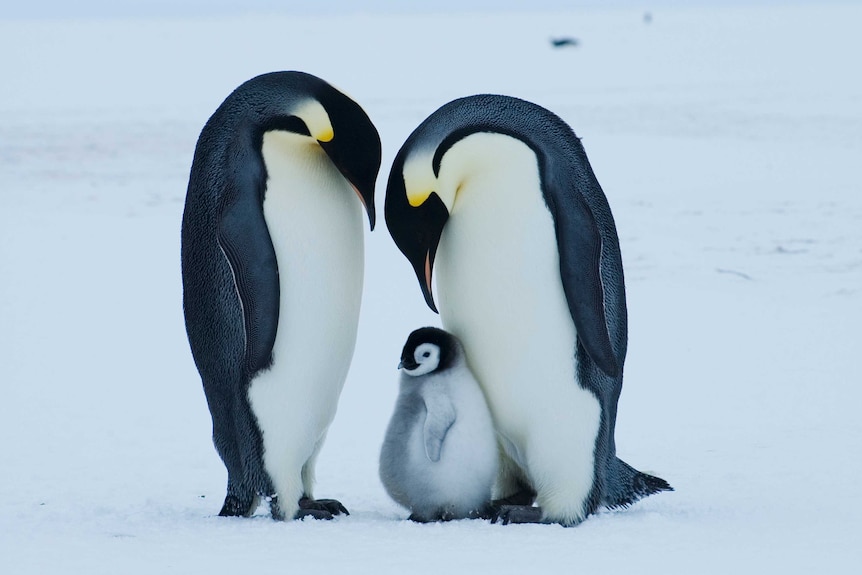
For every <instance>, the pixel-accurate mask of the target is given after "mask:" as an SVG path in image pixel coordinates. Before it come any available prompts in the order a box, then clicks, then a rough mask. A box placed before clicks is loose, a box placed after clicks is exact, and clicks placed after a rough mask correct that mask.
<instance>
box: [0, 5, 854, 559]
mask: <svg viewBox="0 0 862 575" xmlns="http://www.w3.org/2000/svg"><path fill="white" fill-rule="evenodd" d="M766 4H768V5H765V4H759V5H755V6H752V7H722V8H719V7H711V6H710V5H709V4H708V3H706V2H698V3H697V6H696V8H685V7H684V6H680V5H676V6H674V5H665V4H660V5H658V6H655V5H653V6H651V8H652V9H651V10H650V12H651V14H652V22H651V23H645V22H644V12H645V11H646V10H645V9H644V7H643V5H640V4H639V3H637V2H630V3H628V4H627V5H624V6H622V7H618V8H615V9H600V8H597V7H592V8H590V7H587V8H582V9H577V10H572V11H569V12H534V13H508V12H506V13H491V12H476V13H464V12H461V13H458V14H449V15H440V16H428V15H422V16H418V15H415V14H414V15H411V14H409V13H401V14H398V15H385V14H381V13H379V12H369V13H367V14H364V15H359V16H356V15H352V16H336V15H332V14H328V15H315V14H303V15H301V16H295V17H290V16H287V15H284V14H282V15H276V16H271V17H266V18H264V17H261V16H230V15H220V16H218V17H214V18H198V19H196V20H187V19H159V18H149V19H146V20H138V21H134V20H93V19H83V20H73V19H60V20H56V21H49V20H33V21H14V20H0V54H2V57H0V77H2V81H0V360H2V370H0V386H2V390H3V401H2V402H0V437H2V446H0V493H2V501H0V566H2V567H0V570H2V572H3V573H10V574H12V573H14V574H18V573H88V574H99V573H106V574H107V573H110V574H116V573H132V574H136V573H183V574H186V573H236V572H249V573H294V572H303V571H309V572H310V570H312V569H315V568H323V569H327V570H330V571H332V572H336V573H338V572H344V573H366V572H368V573H372V572H373V573H398V572H411V573H412V572H438V571H441V570H442V571H444V572H451V573H460V572H471V573H472V572H475V573H484V572H496V573H516V572H541V571H547V570H551V569H553V570H554V571H555V572H583V573H631V572H635V571H638V572H642V573H728V572H735V573H755V572H775V573H777V572H782V573H809V572H812V571H815V570H816V571H817V572H821V573H850V572H856V571H857V570H858V565H859V563H860V560H862V551H860V550H859V541H860V540H862V521H860V515H862V496H860V495H859V489H858V487H857V485H856V482H857V480H858V477H860V476H862V458H860V455H862V423H860V421H862V419H860V418H859V416H858V410H859V406H860V405H862V373H860V369H859V367H858V357H859V356H858V354H859V353H860V343H862V338H860V336H859V332H858V329H859V325H860V323H862V184H860V179H859V168H860V165H862V163H860V162H862V160H860V158H862V79H860V78H862V77H860V75H859V72H858V66H859V63H858V60H859V55H860V54H862V36H860V35H859V33H858V27H859V23H860V22H862V6H854V5H851V4H845V5H840V4H839V5H824V4H821V3H815V2H811V3H810V4H804V3H803V4H799V5H790V6H779V5H775V4H774V3H766ZM557 34H559V35H564V34H565V35H572V36H575V37H577V38H578V39H579V40H580V46H579V47H577V48H572V49H565V50H553V49H551V48H550V46H549V44H548V38H549V37H551V36H552V35H557ZM279 69H302V70H306V71H309V72H312V73H315V74H317V75H319V76H321V77H323V78H326V79H328V80H329V81H331V82H332V83H334V84H336V85H338V86H341V87H342V88H344V89H345V90H347V91H348V92H349V93H351V94H352V95H353V96H354V97H355V98H356V99H357V100H358V101H359V102H361V103H362V104H363V106H364V107H365V108H366V110H367V111H368V113H369V115H370V116H371V118H372V119H373V120H374V121H375V123H376V124H377V126H378V129H379V130H380V133H381V136H382V139H383V147H384V158H383V168H382V170H381V178H380V180H379V187H378V209H379V210H380V211H381V212H382V206H383V191H384V184H385V178H386V176H387V175H388V169H389V164H390V162H391V159H392V157H393V155H394V153H395V151H396V150H397V149H398V147H399V146H400V144H401V143H402V142H403V141H404V139H405V138H406V136H407V135H408V134H409V132H410V131H411V130H412V129H413V128H414V127H415V126H416V125H417V124H418V123H419V122H420V121H421V120H422V119H423V118H424V117H425V116H427V115H428V114H430V113H431V112H432V111H433V110H435V109H436V108H437V107H438V106H440V105H441V104H443V103H445V102H447V101H449V100H451V99H453V98H455V97H459V96H462V95H467V94H471V93H477V92H498V93H506V94H511V95H516V96H520V97H523V98H526V99H530V100H533V101H535V102H537V103H540V104H543V105H545V106H546V107H549V108H550V109H552V110H554V111H556V112H557V113H558V114H560V115H561V116H562V117H564V118H565V119H566V120H567V121H568V122H569V123H570V124H571V125H572V126H573V127H574V129H575V131H576V132H577V133H578V134H579V135H580V136H581V137H583V142H584V145H585V147H586V149H587V153H588V154H589V156H590V159H591V161H592V164H593V167H594V169H595V172H596V174H597V175H598V178H599V181H600V182H601V183H602V185H603V187H604V189H605V192H606V194H607V196H608V198H609V201H610V203H611V207H612V209H613V210H614V214H615V216H616V220H617V226H618V229H619V231H620V236H621V243H622V250H623V259H624V262H625V266H626V277H627V280H628V282H627V288H628V301H629V313H630V343H629V356H628V361H627V364H626V386H625V390H624V393H623V396H622V399H621V404H620V414H619V423H618V428H617V443H618V446H619V452H620V455H621V457H623V458H624V459H625V460H627V461H628V462H629V463H631V464H632V465H635V466H636V467H638V468H640V469H643V470H650V471H653V472H655V473H657V474H659V475H660V476H662V477H664V478H666V479H667V480H668V481H670V482H671V484H672V485H674V487H675V488H676V489H677V491H676V492H674V493H668V494H661V495H658V496H654V497H652V498H649V499H647V500H645V501H643V502H641V503H638V504H637V505H636V506H634V507H633V508H631V509H629V510H626V511H622V512H613V513H609V512H603V513H600V514H599V515H597V516H594V517H592V518H591V519H589V520H588V521H587V522H585V523H583V524H582V525H580V526H579V527H577V528H573V529H563V528H561V527H558V526H507V527H502V526H498V525H490V524H488V523H486V522H478V521H473V522H470V521H463V522H453V523H449V524H442V525H415V524H412V523H409V522H406V521H405V520H404V519H405V517H406V513H405V512H404V511H403V510H401V509H399V508H398V507H397V506H396V505H395V504H394V503H392V502H391V501H389V500H388V498H387V496H386V494H385V493H384V491H383V489H382V487H381V485H380V484H379V481H378V479H377V472H376V465H377V455H378V450H379V447H380V444H381V441H382V436H383V432H384V429H385V425H386V422H387V420H388V417H389V415H390V411H391V409H392V405H393V402H394V399H395V395H396V379H397V373H396V364H397V361H398V354H399V352H400V348H401V345H402V343H403V339H404V338H405V337H406V335H407V334H408V333H409V331H410V330H412V329H413V328H415V327H418V326H420V325H423V324H433V323H435V322H436V321H437V318H436V316H434V315H433V314H432V313H431V312H430V311H428V310H427V309H426V308H425V306H424V304H423V301H422V297H421V295H420V292H419V289H418V286H417V285H416V284H415V280H414V278H413V277H412V272H411V270H410V268H409V266H408V264H407V263H406V260H403V258H402V257H401V255H400V254H399V253H398V252H397V250H396V249H395V247H394V244H393V243H392V241H391V239H390V238H389V236H388V233H387V232H386V230H385V226H384V225H382V218H381V222H380V223H381V226H380V227H379V228H378V229H377V231H375V232H374V233H373V234H371V235H369V236H368V238H367V264H366V291H365V299H364V307H363V315H362V323H361V326H360V333H359V343H358V345H357V349H356V355H355V359H354V364H353V367H352V370H351V374H350V377H349V379H348V381H347V384H346V387H345V391H344V394H343V395H342V400H341V403H340V407H339V413H338V416H337V418H336V420H335V423H334V424H333V426H332V428H331V430H330V435H329V440H328V442H327V444H326V446H325V447H324V451H323V453H322V455H321V458H320V462H319V466H318V487H317V494H318V495H319V496H324V497H336V498H339V499H340V500H341V501H343V502H344V503H345V504H346V505H347V507H348V508H349V509H350V511H351V515H350V516H349V517H345V518H339V519H337V520H335V521H332V522H313V521H305V522H288V523H276V522H273V521H271V520H270V519H268V518H267V516H266V515H265V511H264V509H263V508H261V509H260V510H259V512H258V516H256V517H255V518H253V519H250V520H235V519H222V518H218V517H215V513H216V512H217V511H218V509H219V506H220V504H221V501H222V497H223V496H224V491H223V489H224V484H225V472H224V469H223V467H222V464H221V462H220V460H219V459H218V457H217V455H216V453H215V450H214V449H213V447H212V445H211V443H210V439H209V433H210V423H209V414H208V412H207V409H206V405H205V402H204V397H203V393H202V391H201V389H200V381H199V379H198V376H197V373H196V371H195V369H194V366H193V363H192V360H191V356H190V354H189V351H188V346H187V342H186V339H185V332H184V328H183V321H182V313H181V290H180V272H179V224H180V217H181V211H182V201H183V197H184V193H185V186H186V181H187V176H188V168H189V166H190V163H191V156H192V151H193V149H194V144H195V140H196V137H197V134H198V132H199V130H200V128H201V126H202V125H203V123H204V121H205V120H206V118H207V117H208V116H209V114H210V113H212V111H213V110H214V109H215V107H216V106H217V105H218V104H219V103H220V102H221V100H222V99H223V98H224V97H225V96H226V95H227V93H228V92H229V91H230V90H231V89H233V88H234V87H235V86H236V85H237V84H239V83H240V82H242V81H244V80H245V79H247V78H250V77H251V76H254V75H256V74H258V73H262V72H266V71H271V70H279ZM854 541H855V542H856V543H853V542H854Z"/></svg>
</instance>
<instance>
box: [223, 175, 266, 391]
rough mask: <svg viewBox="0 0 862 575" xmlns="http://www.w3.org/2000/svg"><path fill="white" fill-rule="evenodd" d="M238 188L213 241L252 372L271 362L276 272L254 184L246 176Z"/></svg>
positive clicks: (227, 205) (248, 365)
mask: <svg viewBox="0 0 862 575" xmlns="http://www.w3.org/2000/svg"><path fill="white" fill-rule="evenodd" d="M247 179H248V180H254V179H256V178H247ZM260 186H263V183H261V184H260ZM238 187H240V188H241V189H240V190H238V192H239V193H237V194H234V198H233V200H232V201H229V202H227V203H226V204H225V206H224V208H223V210H222V213H221V217H220V220H219V230H218V240H219V245H220V246H221V249H222V251H223V252H224V254H225V256H226V257H227V260H228V262H229V263H230V267H231V270H232V272H233V279H234V284H235V285H236V291H237V294H238V295H239V298H240V301H241V303H242V312H243V317H244V320H245V335H246V343H245V352H246V353H245V357H246V368H247V370H248V373H249V374H250V375H251V374H254V373H256V372H258V371H260V370H261V369H266V368H267V367H269V366H270V365H271V364H272V347H273V345H274V344H275V334H276V330H277V327H278V310H279V278H278V273H279V271H278V263H277V261H276V257H275V248H274V247H273V245H272V240H271V239H270V237H269V231H268V229H267V226H266V220H265V219H264V216H263V207H262V204H261V200H260V199H259V198H260V192H259V191H258V189H257V187H258V186H256V185H255V184H254V182H253V181H249V183H248V184H246V185H243V184H242V183H240V184H239V185H238Z"/></svg>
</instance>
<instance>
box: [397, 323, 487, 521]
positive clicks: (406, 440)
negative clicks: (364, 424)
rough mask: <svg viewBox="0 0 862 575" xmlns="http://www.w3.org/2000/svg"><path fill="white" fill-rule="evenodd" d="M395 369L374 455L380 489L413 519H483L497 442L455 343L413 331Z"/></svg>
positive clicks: (433, 332)
mask: <svg viewBox="0 0 862 575" xmlns="http://www.w3.org/2000/svg"><path fill="white" fill-rule="evenodd" d="M399 369H400V370H401V381H400V389H399V392H398V400H397V401H396V404H395V412H394V413H393V414H392V419H391V420H390V421H389V427H388V428H387V430H386V438H385V439H384V441H383V448H382V449H381V452H380V480H381V481H382V482H383V486H384V487H385V488H386V492H387V493H389V495H390V497H392V499H394V500H395V501H396V502H397V503H399V504H400V505H403V506H404V507H406V508H407V509H409V510H410V511H411V515H410V519H412V520H413V521H419V522H428V521H437V520H444V521H446V520H450V519H464V518H468V517H472V518H475V517H484V516H487V514H488V504H489V502H490V499H491V488H492V486H493V483H494V479H495V477H496V475H497V466H498V452H497V442H496V436H495V432H494V425H493V422H492V420H491V413H490V411H489V410H488V405H487V404H486V403H485V397H484V395H482V390H481V388H480V387H479V384H478V382H477V381H476V379H475V378H474V377H473V374H472V373H471V372H470V369H469V368H468V367H467V362H466V359H465V357H464V348H463V347H462V346H461V342H459V341H458V339H456V338H455V336H453V335H452V334H450V333H448V332H446V331H443V330H441V329H437V328H433V327H423V328H420V329H417V330H416V331H414V332H413V333H411V334H410V336H409V337H408V338H407V343H405V344H404V349H403V351H402V352H401V364H400V365H399Z"/></svg>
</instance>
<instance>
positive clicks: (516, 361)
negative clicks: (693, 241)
mask: <svg viewBox="0 0 862 575" xmlns="http://www.w3.org/2000/svg"><path fill="white" fill-rule="evenodd" d="M464 174H468V175H467V176H466V178H463V177H462V176H463V175H464ZM450 178H457V179H458V181H459V182H460V189H459V191H458V193H457V196H456V199H455V203H454V205H453V206H452V208H451V210H450V212H451V213H450V218H449V221H448V223H447V224H446V227H445V229H444V232H443V236H442V239H441V242H440V247H439V251H438V255H437V263H436V272H437V288H438V295H439V306H440V314H441V317H442V319H443V324H444V326H445V327H446V329H448V330H450V331H452V332H453V333H454V334H455V335H457V336H458V337H459V338H460V339H461V341H462V342H463V344H464V348H465V350H466V354H467V358H468V362H469V364H470V367H471V368H472V370H473V372H474V374H475V375H476V378H477V379H478V380H479V382H480V384H481V385H482V387H483V389H484V391H485V396H486V397H487V399H488V403H489V406H490V408H491V412H492V414H493V417H494V420H495V425H496V427H497V431H498V434H499V435H500V436H501V438H500V439H501V445H503V447H504V449H505V450H506V451H507V454H508V455H509V457H510V458H512V459H513V460H514V461H515V462H516V463H517V464H518V465H519V466H520V467H521V468H522V469H523V470H524V471H525V472H526V474H527V477H528V478H529V479H530V480H531V482H532V483H533V485H534V487H535V488H536V489H537V490H538V492H539V495H538V502H539V504H540V505H541V506H542V507H543V509H544V511H545V516H546V517H548V518H550V519H554V520H561V521H571V520H573V519H574V520H579V519H582V518H583V511H582V510H583V502H584V500H585V499H586V497H587V495H588V493H589V491H590V489H591V487H592V483H593V467H594V457H593V450H594V445H595V438H596V435H597V432H598V428H599V421H600V415H601V410H600V405H599V403H598V401H597V399H596V398H595V397H594V396H593V395H592V394H591V393H590V392H588V391H586V390H584V389H582V388H581V387H579V385H578V384H577V383H576V377H575V374H576V359H575V335H576V334H575V328H574V324H573V322H572V319H571V314H570V312H569V308H568V305H567V303H566V298H565V293H564V291H563V288H562V283H561V279H560V271H559V252H558V249H557V242H556V236H555V231H554V222H553V218H552V217H551V214H550V212H549V211H548V208H547V207H546V205H545V203H544V200H543V197H542V193H541V188H540V181H539V172H538V166H537V162H536V157H535V154H534V153H533V152H532V150H530V149H529V148H528V147H527V146H526V145H524V144H523V143H521V142H520V141H518V140H516V139H513V138H510V137H507V136H503V135H499V134H487V133H484V134H474V135H471V136H469V137H467V138H465V139H463V140H461V141H460V142H458V143H457V144H455V146H453V147H452V148H451V149H450V150H449V151H448V152H447V153H446V155H445V156H444V158H443V162H442V164H441V169H440V181H441V184H442V185H446V184H447V183H449V182H447V180H449V179H450Z"/></svg>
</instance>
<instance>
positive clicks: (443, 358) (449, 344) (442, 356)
mask: <svg viewBox="0 0 862 575" xmlns="http://www.w3.org/2000/svg"><path fill="white" fill-rule="evenodd" d="M461 353H462V352H461V344H460V343H459V342H458V340H457V339H456V338H455V336H453V335H452V334H450V333H449V332H447V331H444V330H442V329H439V328H436V327H422V328H419V329H417V330H415V331H414V332H413V333H411V334H410V336H409V337H408V338H407V342H406V343H405V344H404V348H403V349H402V350H401V363H399V364H398V369H400V370H402V371H403V372H404V373H406V374H407V375H409V376H411V377H419V376H421V375H427V374H429V373H434V372H439V371H444V370H447V369H449V368H450V367H452V365H453V364H454V363H455V362H456V361H457V360H458V358H459V357H460V356H461Z"/></svg>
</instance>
